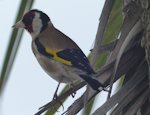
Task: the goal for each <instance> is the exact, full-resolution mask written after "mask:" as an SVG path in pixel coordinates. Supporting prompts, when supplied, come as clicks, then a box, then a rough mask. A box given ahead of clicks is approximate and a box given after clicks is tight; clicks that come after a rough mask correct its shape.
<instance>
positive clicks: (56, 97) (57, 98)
mask: <svg viewBox="0 0 150 115" xmlns="http://www.w3.org/2000/svg"><path fill="white" fill-rule="evenodd" d="M54 99H56V101H57V102H58V103H59V104H60V105H61V106H62V107H63V110H64V105H63V103H62V101H61V100H60V99H59V97H58V96H57V94H56V93H55V94H54V97H53V100H54ZM53 109H54V110H55V111H56V112H59V111H58V110H57V109H56V107H55V106H53Z"/></svg>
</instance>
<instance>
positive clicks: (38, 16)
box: [13, 9, 51, 37]
mask: <svg viewBox="0 0 150 115" xmlns="http://www.w3.org/2000/svg"><path fill="white" fill-rule="evenodd" d="M49 24H51V22H50V19H49V17H48V16H47V15H46V14H45V13H43V12H42V11H39V10H37V9H33V10H30V11H29V12H27V13H26V14H25V15H24V16H23V18H22V20H20V21H19V22H17V23H16V24H15V25H14V26H13V28H25V29H26V30H27V31H28V32H29V33H30V34H31V36H32V37H35V36H37V35H38V34H40V33H41V32H42V31H43V30H45V29H46V28H47V27H48V25H49Z"/></svg>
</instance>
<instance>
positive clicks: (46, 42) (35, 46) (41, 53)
mask: <svg viewBox="0 0 150 115" xmlns="http://www.w3.org/2000/svg"><path fill="white" fill-rule="evenodd" d="M13 28H24V29H25V30H27V31H28V32H29V33H30V35H31V37H32V51H33V53H34V55H35V57H36V59H37V60H38V62H39V64H40V65H41V67H42V68H43V70H44V71H45V72H46V73H47V74H48V75H49V76H51V77H52V78H53V79H54V80H56V81H58V82H59V84H58V87H59V85H60V83H66V84H72V83H73V82H75V81H77V80H85V81H86V82H87V83H88V84H89V85H90V86H91V87H92V88H93V89H94V90H96V91H99V90H105V89H104V86H103V85H102V84H101V83H100V82H99V81H97V80H96V79H95V78H93V77H92V75H93V74H96V73H95V72H94V70H93V69H92V67H91V66H90V63H89V61H88V59H87V57H86V56H85V54H84V53H83V52H82V50H81V49H80V48H79V46H78V45H77V44H76V43H75V42H74V41H73V40H71V39H70V38H69V37H67V36H66V35H65V34H63V33H62V32H60V31H59V30H57V29H56V28H55V27H54V26H53V24H52V22H51V20H50V18H49V17H48V16H47V15H46V14H45V13H43V12H42V11H39V10H37V9H33V10H30V11H29V12H27V13H26V14H25V15H24V16H23V18H22V20H21V21H19V22H17V23H16V24H15V25H14V26H13ZM58 87H57V89H56V92H55V94H54V97H56V96H57V90H58Z"/></svg>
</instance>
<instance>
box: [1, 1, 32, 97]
mask: <svg viewBox="0 0 150 115" xmlns="http://www.w3.org/2000/svg"><path fill="white" fill-rule="evenodd" d="M33 2H34V0H22V2H21V4H20V8H19V10H18V15H17V17H16V21H15V22H17V21H19V20H21V18H22V15H23V14H24V12H25V10H30V9H31V6H32V4H33ZM22 34H23V30H19V29H13V31H12V34H11V37H10V41H9V45H8V48H7V52H6V56H5V60H4V63H3V67H2V70H1V75H0V95H1V93H2V90H3V89H4V88H5V85H6V83H7V80H8V78H9V73H10V71H11V68H12V65H13V62H14V59H15V56H16V53H17V51H18V47H19V44H20V40H21V38H22Z"/></svg>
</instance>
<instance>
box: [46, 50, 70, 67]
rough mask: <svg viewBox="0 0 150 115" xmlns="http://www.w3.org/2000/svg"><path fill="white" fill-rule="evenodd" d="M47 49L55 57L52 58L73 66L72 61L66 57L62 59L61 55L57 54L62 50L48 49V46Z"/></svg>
mask: <svg viewBox="0 0 150 115" xmlns="http://www.w3.org/2000/svg"><path fill="white" fill-rule="evenodd" d="M45 49H46V52H47V53H49V54H52V55H53V56H54V57H52V59H54V60H56V61H59V62H61V63H64V64H66V65H69V66H72V63H71V61H68V60H65V59H62V58H60V57H58V56H57V54H56V53H57V52H59V51H61V50H51V49H48V48H45Z"/></svg>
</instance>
